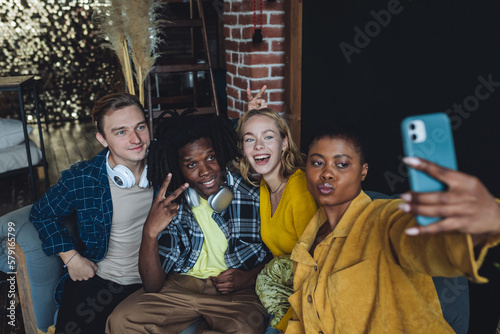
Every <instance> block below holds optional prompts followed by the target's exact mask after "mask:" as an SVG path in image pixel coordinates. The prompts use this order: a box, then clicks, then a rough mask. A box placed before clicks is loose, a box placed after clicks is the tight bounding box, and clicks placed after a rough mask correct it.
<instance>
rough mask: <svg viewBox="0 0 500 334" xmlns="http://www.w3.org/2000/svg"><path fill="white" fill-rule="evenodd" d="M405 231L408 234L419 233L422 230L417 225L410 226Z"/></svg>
mask: <svg viewBox="0 0 500 334" xmlns="http://www.w3.org/2000/svg"><path fill="white" fill-rule="evenodd" d="M405 233H406V234H408V235H419V233H420V230H419V229H418V228H416V227H410V228H408V229H406V230H405Z"/></svg>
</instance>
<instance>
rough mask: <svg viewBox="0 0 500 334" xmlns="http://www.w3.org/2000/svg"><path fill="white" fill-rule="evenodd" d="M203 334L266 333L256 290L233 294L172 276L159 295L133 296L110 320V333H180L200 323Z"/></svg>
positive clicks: (208, 282)
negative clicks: (203, 323)
mask: <svg viewBox="0 0 500 334" xmlns="http://www.w3.org/2000/svg"><path fill="white" fill-rule="evenodd" d="M200 319H201V320H204V322H205V323H206V325H208V328H209V329H206V330H205V329H201V328H202V327H203V326H200V329H199V331H198V332H202V333H242V334H245V333H248V334H250V333H252V334H253V333H264V331H265V329H266V326H267V313H266V311H265V309H264V307H263V306H262V305H261V303H260V301H259V298H258V297H257V295H256V294H255V288H254V286H252V287H249V288H245V289H242V290H238V291H236V292H233V293H229V294H221V293H219V292H218V291H217V289H216V288H215V286H214V285H213V284H212V281H211V280H209V279H198V278H195V277H191V276H188V275H179V274H175V273H172V274H169V275H168V277H167V279H166V280H165V284H164V286H163V288H162V289H161V290H160V291H159V292H158V293H146V292H145V291H144V289H140V290H139V291H137V292H135V293H133V294H132V295H130V296H129V297H128V298H127V299H125V300H124V301H123V302H121V303H120V304H119V305H118V306H117V307H116V308H115V310H114V311H113V313H112V314H111V315H110V316H109V318H108V321H107V324H106V333H108V334H116V333H127V334H128V333H155V334H156V333H158V334H159V333H180V332H181V331H182V330H184V329H185V328H186V327H188V326H189V325H191V324H192V323H194V322H196V321H198V320H200Z"/></svg>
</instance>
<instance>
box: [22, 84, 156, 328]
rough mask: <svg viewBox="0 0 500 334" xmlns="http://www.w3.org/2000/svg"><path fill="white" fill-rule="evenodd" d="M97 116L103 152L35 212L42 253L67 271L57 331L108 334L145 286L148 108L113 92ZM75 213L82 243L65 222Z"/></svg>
mask: <svg viewBox="0 0 500 334" xmlns="http://www.w3.org/2000/svg"><path fill="white" fill-rule="evenodd" d="M92 117H93V119H94V121H95V123H96V125H97V129H98V133H97V139H98V140H99V142H100V143H101V144H102V145H103V146H104V147H105V149H104V150H103V151H102V152H100V153H99V154H98V155H97V156H95V157H94V158H93V159H91V160H88V161H81V162H78V163H76V164H74V165H73V166H71V167H70V168H69V169H68V170H66V171H64V172H63V173H62V176H61V178H60V179H59V181H58V182H57V184H56V185H54V186H53V187H51V188H50V189H49V190H47V192H46V193H45V195H44V196H43V197H42V198H41V199H40V200H39V201H38V202H36V203H35V204H34V205H33V207H32V210H31V216H30V218H31V220H32V222H33V224H34V226H35V227H36V228H37V230H38V233H39V234H40V239H41V240H42V243H43V249H44V251H45V252H46V253H47V254H48V255H50V254H58V255H59V256H60V257H61V260H62V261H63V262H64V268H66V269H67V270H66V271H64V275H63V277H62V278H61V280H60V281H59V284H58V287H57V291H56V302H57V303H58V304H59V311H58V317H57V322H56V333H68V334H69V333H92V334H94V333H104V328H105V324H106V319H107V317H108V315H109V314H110V313H111V311H112V310H113V308H114V307H115V306H116V305H117V304H118V303H119V302H120V301H122V300H123V299H124V298H126V297H127V296H128V295H130V294H131V293H132V292H134V291H136V290H137V289H139V288H140V287H141V278H140V275H139V270H138V266H137V263H138V257H139V247H140V242H141V236H142V227H143V225H144V221H145V220H146V218H147V215H148V213H149V210H150V208H151V204H152V202H153V196H154V193H153V189H152V188H151V187H149V183H148V181H147V178H146V174H147V173H146V153H147V150H148V147H149V144H150V136H149V130H148V127H147V124H146V120H145V117H144V109H143V107H142V105H141V103H140V102H139V99H138V98H137V97H135V96H133V95H129V94H124V93H116V94H110V95H106V96H104V97H102V98H101V99H99V101H97V102H96V103H95V106H94V109H93V110H92ZM73 213H76V216H77V224H78V226H77V230H78V234H79V239H81V246H80V245H79V243H78V242H77V241H76V240H75V239H73V238H72V236H71V235H70V234H69V232H68V230H67V229H66V228H65V226H64V223H63V220H64V218H66V217H68V216H70V215H72V214H73Z"/></svg>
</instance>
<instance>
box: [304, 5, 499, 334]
mask: <svg viewBox="0 0 500 334" xmlns="http://www.w3.org/2000/svg"><path fill="white" fill-rule="evenodd" d="M398 4H399V5H398ZM388 6H389V7H390V8H393V12H397V13H395V14H391V17H390V22H389V20H388V19H387V17H384V20H385V21H386V22H387V23H384V25H385V27H382V26H381V25H380V24H378V25H375V24H374V22H377V21H376V19H375V18H374V15H373V14H372V11H374V12H376V13H379V15H380V11H381V10H385V11H387V10H388ZM391 6H393V7H391ZM303 9H304V22H303V72H302V76H303V82H302V143H301V144H302V147H305V145H306V144H307V142H308V138H309V137H310V136H311V134H312V133H313V129H314V127H315V125H316V124H319V123H320V122H321V123H325V122H333V121H335V120H338V119H342V120H346V121H349V122H355V123H357V124H358V125H359V126H360V128H361V129H362V130H363V131H364V133H365V134H366V135H367V137H368V138H369V139H370V142H369V144H370V146H369V150H370V152H369V153H370V160H369V163H370V171H369V174H368V177H367V180H366V181H365V182H364V184H363V187H364V189H366V190H377V191H380V192H384V193H388V194H391V193H402V192H404V191H406V190H408V183H407V178H406V174H405V170H404V169H402V166H401V160H400V159H401V157H402V154H403V153H402V144H401V139H400V138H401V135H400V130H399V124H400V122H401V120H402V119H403V118H404V117H406V116H409V115H415V114H421V113H432V112H448V113H449V115H450V117H451V118H452V127H453V130H454V131H453V133H454V136H455V146H456V152H457V161H458V166H459V169H460V170H462V171H465V172H467V173H471V174H474V175H476V176H478V177H479V178H480V179H481V180H482V181H483V182H484V183H485V184H486V185H487V187H488V188H489V189H490V191H491V192H492V193H493V194H494V195H495V196H496V197H500V178H499V177H498V173H497V171H498V170H499V167H498V166H499V160H500V156H499V143H500V131H499V129H498V124H499V121H500V33H499V31H500V19H499V14H500V2H499V1H487V0H478V1H463V0H459V1H451V0H447V1H446V0H443V1H416V0H413V1H409V0H402V1H370V2H368V1H352V0H351V1H349V0H341V1H304V2H303ZM370 22H372V23H370ZM367 24H368V28H369V29H371V30H370V31H369V35H368V38H369V39H370V41H369V43H367V41H366V39H365V41H364V42H365V44H366V45H361V44H360V43H361V42H362V41H360V40H357V42H358V43H357V44H358V46H363V47H357V46H356V43H355V42H356V41H355V37H356V35H359V33H358V32H357V31H355V28H356V27H357V29H359V30H361V31H362V32H365V29H366V28H367ZM377 26H378V28H379V29H378V30H377V29H376V28H377ZM357 29H356V30H357ZM370 34H371V37H370ZM341 43H347V44H349V45H350V46H351V47H353V48H354V47H357V49H358V50H357V53H356V52H355V53H352V54H351V55H350V59H349V60H350V62H348V59H347V58H346V56H345V55H344V53H343V52H342V49H341V47H340V45H341ZM342 45H344V46H346V44H342ZM347 47H349V46H347ZM480 76H481V77H483V78H484V79H485V80H486V81H487V80H488V77H491V80H492V81H494V82H497V83H498V84H497V85H498V86H499V87H493V88H491V89H492V90H494V91H493V92H489V93H490V95H489V97H487V98H483V100H479V99H475V96H476V94H477V93H476V87H477V86H478V85H480V84H481V81H479V79H478V77H480ZM483 86H484V85H483ZM479 93H480V94H487V93H488V91H487V90H486V89H485V88H481V90H480V91H479ZM474 101H479V103H478V104H476V105H474V103H473V102H474ZM464 102H465V103H470V105H469V106H467V108H468V109H469V110H471V111H470V112H469V111H467V110H466V109H465V108H463V111H464V112H465V113H462V114H460V113H458V112H457V111H454V109H455V110H456V108H455V106H457V105H463V104H464ZM447 110H448V111H447ZM499 248H500V247H497V248H496V249H495V250H493V251H491V252H490V254H489V255H488V259H487V261H486V263H485V266H484V268H483V269H482V271H481V272H482V274H484V275H486V276H487V277H489V278H490V279H491V283H490V284H488V285H486V286H481V287H478V286H477V285H474V286H472V285H471V329H470V333H494V332H495V328H496V324H497V323H498V319H499V317H500V288H499V286H500V278H499V276H500V270H498V269H495V268H494V267H493V262H500V249H499ZM486 305H488V306H486Z"/></svg>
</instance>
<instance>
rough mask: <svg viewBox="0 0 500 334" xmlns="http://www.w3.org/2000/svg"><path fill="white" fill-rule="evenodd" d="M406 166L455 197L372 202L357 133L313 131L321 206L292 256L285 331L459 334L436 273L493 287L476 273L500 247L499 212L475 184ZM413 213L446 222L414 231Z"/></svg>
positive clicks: (314, 180) (313, 171)
mask: <svg viewBox="0 0 500 334" xmlns="http://www.w3.org/2000/svg"><path fill="white" fill-rule="evenodd" d="M405 162H406V163H407V164H408V165H409V166H410V167H412V168H415V169H418V170H421V171H424V172H426V173H428V174H429V175H430V176H432V177H434V178H437V179H438V180H440V181H442V182H444V183H446V184H447V185H448V187H449V188H448V190H447V191H445V192H438V193H425V194H424V193H420V194H418V193H406V194H403V195H402V200H374V201H372V200H371V199H370V198H369V197H368V196H367V195H366V194H365V193H364V192H363V191H362V190H361V182H362V181H363V180H364V178H365V177H366V176H367V173H368V165H367V163H366V162H365V161H364V155H363V148H362V144H361V141H360V140H359V139H358V136H356V134H355V133H353V132H351V131H350V130H349V129H348V128H347V127H342V128H336V127H335V125H332V126H329V127H325V128H323V129H322V130H318V131H316V132H315V139H314V140H313V142H312V144H311V145H310V147H309V153H308V157H307V163H306V178H307V186H308V189H309V191H310V192H311V194H312V195H313V197H314V198H315V199H316V200H317V202H318V203H319V204H320V205H321V208H320V209H318V212H317V213H316V215H315V216H314V217H313V218H312V219H311V221H310V223H309V225H308V226H307V227H306V229H305V230H304V233H303V234H302V236H301V237H300V238H299V241H298V243H297V245H296V246H295V248H294V250H293V252H292V255H291V258H292V260H293V261H294V294H293V295H292V296H291V297H290V298H289V301H290V303H291V305H292V308H293V310H294V315H293V318H292V320H290V321H289V322H288V327H287V330H286V333H325V334H327V333H328V334H332V333H349V334H355V333H453V330H452V328H451V327H450V326H449V325H448V323H447V322H446V321H445V320H444V318H443V315H442V312H441V308H440V303H439V299H438V296H437V293H436V290H435V288H434V285H433V282H432V278H431V276H448V277H453V276H458V275H465V276H466V277H468V278H469V279H470V280H472V281H475V282H485V281H486V280H485V279H484V278H482V277H480V276H479V275H478V267H479V266H480V265H481V263H482V261H483V259H484V256H485V254H486V251H487V249H488V248H489V247H492V246H494V245H496V244H498V243H499V241H500V234H499V233H500V206H499V205H498V203H497V202H496V201H495V199H494V198H493V197H492V196H491V194H489V192H488V191H487V190H486V188H485V187H484V186H483V185H482V184H481V183H480V182H479V181H478V179H477V178H475V177H472V176H469V175H466V174H463V173H460V172H457V171H452V170H448V169H445V168H443V167H440V166H437V165H435V164H432V163H430V162H427V161H424V160H421V159H417V158H405ZM413 214H420V215H428V216H441V217H443V220H441V221H440V222H438V223H435V224H433V225H429V226H425V227H417V225H416V222H415V219H414V216H413ZM444 231H446V232H447V233H437V232H444Z"/></svg>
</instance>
